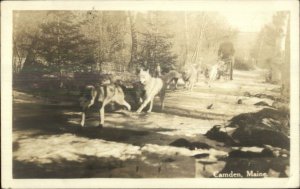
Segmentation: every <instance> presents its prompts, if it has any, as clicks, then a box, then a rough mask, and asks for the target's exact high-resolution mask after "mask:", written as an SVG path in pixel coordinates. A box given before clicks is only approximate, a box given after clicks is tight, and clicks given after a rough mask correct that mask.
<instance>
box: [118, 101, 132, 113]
mask: <svg viewBox="0 0 300 189" xmlns="http://www.w3.org/2000/svg"><path fill="white" fill-rule="evenodd" d="M118 104H120V105H123V106H126V108H127V110H128V111H130V110H131V106H130V104H128V102H126V100H125V99H122V100H121V101H120V102H118Z"/></svg>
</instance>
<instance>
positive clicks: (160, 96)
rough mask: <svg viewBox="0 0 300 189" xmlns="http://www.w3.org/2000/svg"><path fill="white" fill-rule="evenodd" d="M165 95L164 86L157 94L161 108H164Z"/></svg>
mask: <svg viewBox="0 0 300 189" xmlns="http://www.w3.org/2000/svg"><path fill="white" fill-rule="evenodd" d="M165 95H166V90H165V89H164V88H162V90H161V91H160V95H159V98H160V108H161V110H163V109H164V101H165Z"/></svg>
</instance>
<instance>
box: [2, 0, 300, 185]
mask: <svg viewBox="0 0 300 189" xmlns="http://www.w3.org/2000/svg"><path fill="white" fill-rule="evenodd" d="M140 2H141V1H140ZM167 2H170V1H167ZM246 2H247V1H246ZM250 2H251V1H249V2H248V3H249V5H250ZM290 2H293V1H290ZM23 3H24V4H26V2H23ZM73 3H74V4H76V2H73ZM77 3H78V4H79V2H77ZM131 3H132V2H131ZM158 3H159V1H158V2H156V4H157V5H158ZM173 3H175V2H173ZM265 3H266V2H265ZM40 4H42V3H40ZM54 4H55V3H54ZM124 4H126V3H124ZM150 4H151V3H150ZM179 4H180V3H179ZM231 4H232V5H234V2H231ZM270 4H271V2H270ZM6 5H7V4H6ZM60 5H62V4H60ZM100 5H101V4H100ZM111 5H113V4H111ZM127 5H128V4H127ZM139 5H140V4H139ZM142 5H144V6H143V7H144V8H140V9H139V8H129V9H127V8H122V6H117V7H120V8H115V9H109V8H107V9H106V8H97V6H96V7H95V6H90V7H89V8H87V9H85V8H83V9H80V5H79V8H77V9H75V8H73V9H72V8H71V9H70V8H68V7H67V6H66V9H62V8H64V7H62V6H58V8H51V6H50V8H49V7H46V6H45V8H46V10H45V8H40V9H36V8H32V9H30V8H29V9H28V8H20V9H18V8H16V9H14V8H12V9H11V12H10V16H11V18H10V20H11V23H10V26H11V28H10V29H11V33H10V36H11V40H9V43H10V47H11V54H10V55H9V54H8V55H7V54H5V56H9V57H10V58H9V60H11V62H3V61H2V62H1V67H2V69H1V75H2V79H1V83H2V84H1V86H2V87H3V84H4V85H5V84H7V80H5V78H8V76H9V75H10V76H11V83H10V84H9V86H11V88H10V89H9V90H11V93H10V94H9V95H10V96H11V97H10V98H6V97H5V96H4V94H3V95H2V98H1V101H2V108H1V109H2V111H4V110H5V106H4V104H3V103H5V102H3V101H8V99H11V100H9V102H6V103H8V104H11V118H10V120H11V125H10V126H7V125H6V123H10V122H5V121H3V120H2V129H3V127H8V128H11V129H10V131H9V132H10V133H11V140H10V141H9V143H10V145H11V157H9V158H10V159H11V165H12V167H11V176H12V179H13V180H22V179H28V180H30V179H90V178H92V179H101V178H106V179H116V178H123V179H138V178H139V179H149V178H151V179H154V178H155V179H162V178H172V179H174V180H175V179H176V178H177V179H183V178H193V179H200V180H199V181H201V179H203V178H207V179H209V180H210V181H212V182H214V180H216V179H220V178H222V179H232V180H235V179H241V178H248V179H247V180H251V179H257V178H260V179H262V178H272V179H275V178H276V179H277V178H286V179H289V178H290V177H291V176H292V175H294V174H295V173H293V172H292V171H291V166H292V165H291V164H293V162H292V160H291V156H292V155H291V154H292V152H291V142H292V140H296V141H299V140H298V139H292V140H291V138H293V137H291V133H292V132H291V131H292V129H293V127H299V123H297V122H295V121H294V122H292V121H291V117H292V116H293V115H292V114H293V113H294V112H292V111H291V106H296V107H294V109H295V110H297V111H299V104H297V102H298V103H299V101H298V100H299V99H298V100H297V99H296V101H295V100H293V99H292V97H291V95H292V94H291V93H292V92H291V91H294V90H293V89H291V88H292V87H291V81H294V80H291V78H295V82H296V83H297V82H298V81H299V70H298V72H297V70H294V71H293V69H292V67H291V65H296V68H297V67H298V68H299V59H298V62H296V61H294V60H295V59H293V58H292V56H291V54H292V53H295V52H294V51H295V45H294V46H292V45H291V44H293V41H292V40H291V35H293V34H292V29H291V25H292V24H291V23H293V20H295V18H294V17H293V15H295V14H294V12H292V10H291V9H290V8H286V9H284V8H283V9H278V8H274V9H270V10H269V9H265V10H264V9H262V8H259V9H253V10H252V9H244V8H245V6H244V4H243V6H241V8H235V9H232V10H231V9H221V8H218V9H211V8H207V9H203V8H202V9H199V10H197V9H188V8H186V9H182V10H179V9H176V8H175V9H171V8H164V9H156V8H147V5H149V2H148V4H147V2H144V4H142ZM251 5H252V4H251ZM298 5H299V4H298ZM162 6H163V7H165V5H162ZM212 6H214V5H212ZM98 7H101V6H98ZM127 7H128V6H127ZM132 7H134V6H132ZM145 7H146V8H145ZM210 7H211V6H210ZM69 9H70V10H69ZM298 11H299V10H298ZM298 13H299V12H298ZM2 19H3V18H2ZM296 19H298V21H299V18H298V17H297V18H296ZM298 24H299V23H298ZM3 27H5V26H4V23H3V20H2V22H1V28H2V29H3ZM2 31H4V32H5V31H6V30H4V29H3V30H2ZM294 31H295V30H294ZM297 31H298V33H297V35H299V30H297ZM3 35H4V33H3V32H1V37H2V40H3V38H4V37H3ZM8 36H9V35H8ZM7 39H9V37H7ZM2 40H1V41H2ZM294 42H295V41H294ZM297 45H298V42H297ZM297 45H296V49H297V47H298V46H297ZM291 46H292V47H291ZM3 54H4V53H3V51H2V54H1V59H2V56H3ZM297 56H299V52H297ZM293 61H294V62H293ZM2 64H5V65H6V67H10V69H11V70H8V71H7V70H5V68H4V69H3V67H4V66H3V65H2ZM295 71H296V72H295ZM295 73H296V74H297V75H295ZM7 74H8V75H7ZM292 74H294V77H292ZM298 84H299V83H298ZM298 89H299V88H298ZM4 91H5V88H2V92H4ZM296 92H297V94H298V98H299V91H296ZM5 93H7V91H6V92H5ZM294 94H295V93H294ZM296 97H297V96H296ZM295 102H296V103H295ZM6 107H7V106H6ZM294 116H295V115H294ZM296 117H297V116H296ZM298 117H299V115H298ZM6 118H7V117H5V119H6ZM2 119H4V118H3V117H2ZM294 119H295V120H297V119H299V118H295V117H294ZM2 129H1V131H2ZM297 129H298V130H295V131H296V134H297V132H298V133H299V128H297ZM2 137H3V135H2ZM297 145H299V144H297ZM5 148H6V147H2V149H5ZM297 149H298V150H299V146H297V147H296V151H297ZM297 154H298V155H299V151H298V152H297V153H296V154H294V156H293V157H294V158H298V161H299V157H297ZM2 155H3V154H2ZM3 164H4V163H3V161H2V165H3ZM295 165H298V164H295ZM298 174H299V173H298ZM249 178H250V179H249ZM41 182H42V181H41ZM112 182H113V181H112ZM133 182H134V181H133ZM168 182H172V180H169V181H168ZM98 184H100V183H98ZM29 186H30V185H29ZM97 186H98V185H97ZM100 186H101V185H100ZM146 186H147V185H144V187H146ZM45 187H46V186H45ZM195 187H199V186H195ZM202 187H203V186H202Z"/></svg>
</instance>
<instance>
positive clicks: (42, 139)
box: [13, 72, 278, 178]
mask: <svg viewBox="0 0 300 189" xmlns="http://www.w3.org/2000/svg"><path fill="white" fill-rule="evenodd" d="M262 81H263V79H262V78H261V77H260V73H259V72H252V73H250V72H235V80H234V81H218V82H215V83H213V84H212V85H211V86H210V87H209V86H208V85H207V84H206V83H205V82H199V83H198V84H197V85H196V88H195V89H194V91H193V92H187V91H184V90H178V91H175V92H169V93H168V94H167V97H166V102H165V104H166V108H165V109H164V111H163V112H160V111H159V110H158V109H157V107H154V111H155V112H152V113H150V114H146V113H142V114H136V113H134V112H128V111H125V110H120V111H118V112H115V113H107V114H106V120H105V121H106V124H105V127H104V128H103V129H98V128H97V127H95V126H96V125H98V113H97V112H94V113H91V114H89V117H88V119H87V125H88V127H86V128H83V129H82V128H80V127H79V125H78V123H79V120H80V114H79V112H78V109H77V108H76V107H74V106H71V105H69V104H62V103H59V104H55V105H54V104H52V103H51V102H45V101H43V99H36V98H35V97H33V96H30V95H28V94H24V93H20V92H15V93H14V112H13V114H14V125H13V142H14V143H13V144H14V147H13V159H14V170H13V171H14V177H16V178H81V177H84V178H89V177H125V178H129V177H142V178H145V177H195V176H196V177H205V176H207V175H206V171H202V170H205V168H203V166H205V165H204V163H199V162H198V161H196V159H195V158H194V157H193V156H194V155H201V154H202V155H204V156H208V157H209V158H208V159H209V160H215V159H216V158H220V157H223V156H224V157H225V156H226V155H227V153H228V152H229V151H230V149H231V148H230V147H228V146H225V145H224V144H223V143H220V142H216V141H213V140H209V139H207V138H206V137H205V136H204V134H205V133H206V132H207V131H208V130H209V129H211V128H212V127H213V126H214V125H217V124H224V123H225V122H227V121H228V120H229V119H230V118H231V117H232V116H235V115H238V114H240V113H245V112H255V111H258V110H260V109H261V108H262V107H261V106H255V105H254V104H255V103H256V102H259V101H262V100H263V101H265V102H266V103H268V104H272V100H270V99H261V98H255V97H247V96H244V93H245V92H250V93H251V94H257V93H265V94H272V95H278V92H276V91H278V86H276V85H270V84H265V83H263V82H262ZM274 91H275V92H274ZM239 99H241V100H242V104H237V101H238V100H239ZM209 105H212V107H211V108H210V109H208V108H207V107H208V106H209ZM180 138H184V139H187V140H190V141H195V142H201V143H205V144H207V145H208V146H209V148H198V149H187V148H182V147H174V146H170V143H172V142H173V141H175V140H177V139H180ZM224 166H225V162H224V161H217V163H214V164H211V165H210V166H209V167H208V168H206V169H213V170H220V169H222V168H223V167H224ZM199 167H201V168H199ZM199 170H200V171H199Z"/></svg>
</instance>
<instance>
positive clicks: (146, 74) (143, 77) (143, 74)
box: [139, 69, 151, 85]
mask: <svg viewBox="0 0 300 189" xmlns="http://www.w3.org/2000/svg"><path fill="white" fill-rule="evenodd" d="M150 78H151V76H150V74H149V70H146V71H144V70H143V69H141V70H140V73H139V80H140V82H141V83H142V84H143V85H145V84H146V83H147V81H149V79H150Z"/></svg>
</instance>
